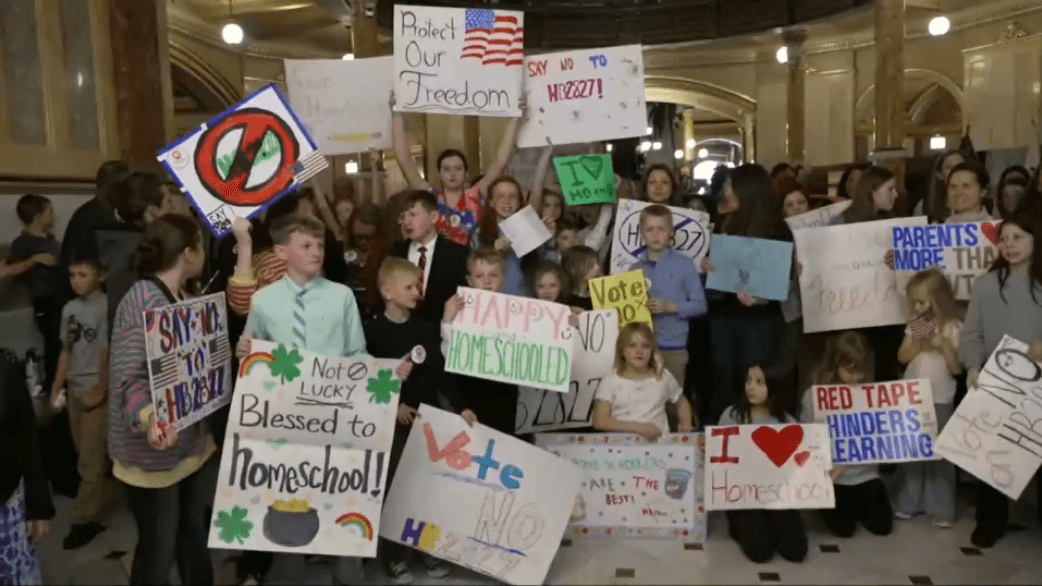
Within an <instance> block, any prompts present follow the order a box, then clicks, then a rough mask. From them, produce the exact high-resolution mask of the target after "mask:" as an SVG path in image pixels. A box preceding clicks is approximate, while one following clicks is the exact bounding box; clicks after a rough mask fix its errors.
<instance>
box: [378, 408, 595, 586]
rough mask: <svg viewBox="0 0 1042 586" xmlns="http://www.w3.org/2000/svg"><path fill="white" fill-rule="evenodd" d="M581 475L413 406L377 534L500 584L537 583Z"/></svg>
mask: <svg viewBox="0 0 1042 586" xmlns="http://www.w3.org/2000/svg"><path fill="white" fill-rule="evenodd" d="M581 479H582V472H581V471H580V470H579V469H578V468H577V467H576V466H575V465H573V464H572V463H570V462H568V461H567V460H564V459H563V458H558V457H557V456H554V455H552V454H549V453H547V452H544V451H543V450H540V449H539V448H536V447H534V446H531V445H528V444H527V443H525V442H523V441H521V440H519V439H516V438H513V437H511V436H508V435H506V434H502V433H499V432H497V431H495V430H493V429H491V428H488V427H485V426H483V425H481V424H477V425H475V426H474V427H469V426H468V425H467V424H466V423H465V422H464V421H463V419H462V418H461V417H459V416H457V415H453V414H451V413H447V412H445V411H442V410H440V409H436V408H434V407H431V406H429V405H420V418H419V419H417V420H416V423H415V424H414V425H413V426H412V431H411V432H410V433H409V439H408V441H407V442H406V444H405V451H404V452H403V453H402V459H401V462H400V463H399V465H398V470H397V472H396V473H395V476H394V483H393V484H392V485H391V489H390V492H389V493H388V495H387V504H386V506H385V507H384V515H383V517H382V518H381V522H380V536H381V537H383V538H385V539H389V540H391V541H396V542H398V543H403V544H405V545H408V546H410V547H413V548H416V549H419V550H421V551H424V552H426V553H428V554H430V555H432V556H434V557H437V558H441V559H443V560H447V561H450V562H453V563H456V564H459V565H461V566H464V567H467V568H470V569H471V570H474V571H476V572H480V573H482V574H485V575H488V576H492V577H494V578H496V579H498V580H502V581H503V582H506V583H508V584H542V583H543V581H544V580H545V579H546V573H547V571H548V570H549V569H550V562H552V561H553V559H554V556H555V555H556V554H557V548H558V547H559V546H560V545H561V536H562V535H564V530H565V525H566V524H567V523H568V516H569V514H570V513H571V510H572V505H574V503H575V497H576V495H577V494H578V493H579V483H580V482H581Z"/></svg>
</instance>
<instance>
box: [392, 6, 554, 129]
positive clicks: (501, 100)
mask: <svg viewBox="0 0 1042 586" xmlns="http://www.w3.org/2000/svg"><path fill="white" fill-rule="evenodd" d="M523 62H524V13H521V12H514V11H509V10H492V9H489V8H433V7H430V6H411V5H410V6H402V5H396V6H395V7H394V93H395V98H396V100H395V105H394V109H395V110H396V111H398V112H425V113H428V114H457V115H474V116H513V117H517V116H520V115H521V110H520V108H519V107H518V103H519V102H520V99H521V84H522V72H523V67H522V64H523ZM542 144H546V142H545V141H544V142H543V143H542Z"/></svg>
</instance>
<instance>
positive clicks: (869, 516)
mask: <svg viewBox="0 0 1042 586" xmlns="http://www.w3.org/2000/svg"><path fill="white" fill-rule="evenodd" d="M821 518H822V520H823V521H825V525H827V526H828V528H829V530H830V531H832V533H833V534H835V535H836V536H838V537H850V536H851V535H853V534H854V530H855V529H856V528H857V523H858V521H860V522H861V524H862V525H864V526H865V529H868V532H869V533H873V534H875V535H889V534H890V531H891V530H893V528H894V510H893V509H892V508H891V507H890V499H889V497H887V494H886V486H884V485H883V481H882V480H880V479H878V478H873V479H872V480H869V481H868V482H862V483H861V484H855V485H853V486H845V485H842V484H837V485H836V508H835V509H832V510H826V511H821Z"/></svg>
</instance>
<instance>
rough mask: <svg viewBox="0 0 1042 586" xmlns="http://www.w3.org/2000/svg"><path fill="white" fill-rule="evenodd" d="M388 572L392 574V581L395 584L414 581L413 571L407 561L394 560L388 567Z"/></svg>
mask: <svg viewBox="0 0 1042 586" xmlns="http://www.w3.org/2000/svg"><path fill="white" fill-rule="evenodd" d="M387 574H388V575H390V576H391V582H393V583H395V584H411V583H412V572H410V571H409V564H408V562H405V561H400V562H393V563H392V564H391V565H390V566H389V567H388V568H387Z"/></svg>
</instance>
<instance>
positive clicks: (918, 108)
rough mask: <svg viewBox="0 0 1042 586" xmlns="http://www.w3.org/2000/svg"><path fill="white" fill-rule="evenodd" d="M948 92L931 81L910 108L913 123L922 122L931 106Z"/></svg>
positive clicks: (909, 114) (909, 115)
mask: <svg viewBox="0 0 1042 586" xmlns="http://www.w3.org/2000/svg"><path fill="white" fill-rule="evenodd" d="M947 94H948V92H947V91H946V90H945V89H943V88H942V87H941V86H940V84H936V83H931V84H930V85H928V86H927V87H926V89H924V90H923V91H922V92H920V93H919V95H918V96H916V98H915V101H913V102H912V105H911V106H910V107H909V108H908V117H909V118H911V120H912V124H916V125H919V124H922V123H923V118H924V117H926V113H927V112H928V111H929V110H930V108H932V107H933V105H934V104H936V103H937V102H938V101H939V100H941V99H942V98H944V96H945V95H947ZM960 114H961V112H960Z"/></svg>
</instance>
